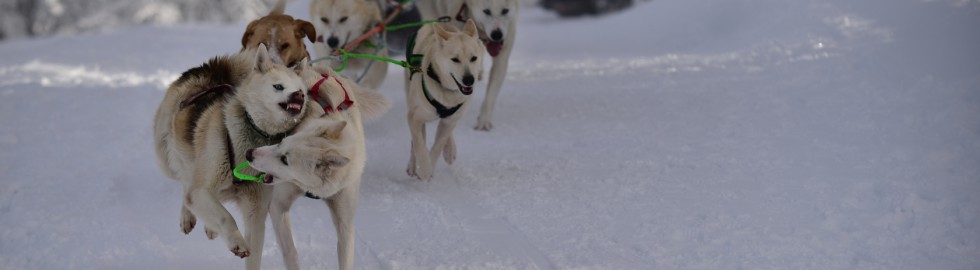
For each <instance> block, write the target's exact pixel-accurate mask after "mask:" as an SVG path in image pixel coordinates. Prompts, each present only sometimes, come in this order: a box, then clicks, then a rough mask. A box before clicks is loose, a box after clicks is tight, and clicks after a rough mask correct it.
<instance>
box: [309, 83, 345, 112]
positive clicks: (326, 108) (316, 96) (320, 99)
mask: <svg viewBox="0 0 980 270" xmlns="http://www.w3.org/2000/svg"><path fill="white" fill-rule="evenodd" d="M320 76H323V78H321V79H320V80H318V81H316V83H315V84H313V89H310V96H312V97H313V100H314V101H316V103H319V104H320V107H323V113H324V114H329V113H332V112H335V111H337V112H339V111H343V110H347V108H350V106H353V105H354V101H353V100H350V95H348V94H347V88H344V84H342V83H340V80H338V79H337V78H333V80H334V81H336V82H337V84H339V85H340V89H342V90H344V101H343V102H340V104H338V105H337V107H332V106H330V101H329V100H328V99H327V96H326V95H320V84H322V83H323V81H325V80H327V78H330V75H327V74H320Z"/></svg>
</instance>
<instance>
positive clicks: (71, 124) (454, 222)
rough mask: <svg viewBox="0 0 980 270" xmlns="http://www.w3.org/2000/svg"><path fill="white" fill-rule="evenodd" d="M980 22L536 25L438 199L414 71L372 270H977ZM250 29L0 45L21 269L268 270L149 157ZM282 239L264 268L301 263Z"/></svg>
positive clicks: (313, 223) (389, 121) (656, 6)
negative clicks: (416, 114) (213, 65)
mask: <svg viewBox="0 0 980 270" xmlns="http://www.w3.org/2000/svg"><path fill="white" fill-rule="evenodd" d="M290 5H291V6H290V7H289V8H288V10H287V11H290V12H292V13H293V14H295V15H298V17H301V18H305V17H307V16H308V15H307V14H308V13H307V11H306V10H305V8H306V7H307V3H305V2H303V3H295V2H294V3H290ZM978 6H980V4H978V2H977V1H964V0H948V1H916V0H868V1H846V0H804V1H784V0H726V1H720V0H709V1H683V0H657V1H652V2H640V3H638V4H637V6H636V7H635V8H633V9H630V10H627V11H624V12H621V13H615V14H611V15H609V16H602V17H587V18H580V19H574V20H564V19H559V18H558V17H557V16H556V15H554V14H553V13H551V12H546V11H544V10H540V9H537V8H534V7H527V6H526V7H525V8H524V9H523V10H522V11H521V13H520V26H519V29H518V31H519V32H518V37H517V39H516V40H517V45H516V49H515V50H516V51H515V52H514V54H513V56H512V59H511V66H510V70H509V73H508V78H507V81H506V83H505V84H504V89H503V91H502V94H501V96H500V100H499V102H498V104H497V113H496V115H495V117H494V121H495V122H494V129H493V130H492V131H490V132H482V131H475V130H473V129H472V127H473V126H474V125H475V122H476V116H477V114H478V109H479V106H471V107H470V110H468V111H466V112H465V113H466V115H465V117H464V119H463V120H462V122H461V124H460V126H458V127H457V129H456V130H455V134H456V142H457V145H458V148H459V153H458V159H457V161H456V163H455V164H453V165H451V166H450V165H446V164H445V163H444V162H441V161H440V162H439V163H438V165H437V167H436V170H435V177H434V179H433V180H432V181H431V182H421V181H418V180H415V179H413V178H411V177H409V176H407V175H406V173H405V166H406V164H407V162H408V154H409V133H408V129H407V124H406V121H405V113H406V111H405V110H406V109H405V105H404V94H403V90H402V87H403V86H402V85H401V84H402V83H401V81H402V74H401V72H400V70H397V69H396V68H394V67H393V68H391V73H390V74H389V76H388V78H387V81H386V82H385V84H384V85H383V86H382V87H381V88H380V89H378V91H380V92H382V93H384V94H385V95H386V96H388V97H389V98H391V99H392V100H393V101H394V104H395V106H394V107H393V108H392V109H391V110H390V111H389V112H388V113H387V114H386V115H384V116H383V117H382V118H381V119H379V120H378V121H375V122H373V123H370V124H368V125H367V126H366V133H367V143H368V152H369V153H368V154H369V162H368V165H367V168H366V171H365V174H364V178H363V184H362V189H361V201H360V207H359V208H358V213H357V218H356V223H355V225H356V228H357V248H356V268H358V269H978V268H980V196H978V194H980V35H978V33H980V32H978V31H977V27H978V26H980V8H978ZM244 28H245V23H239V24H235V25H208V24H202V25H175V26H139V27H132V28H124V29H119V30H114V31H107V32H100V33H90V34H80V35H75V36H60V37H51V38H43V39H23V40H13V41H9V42H5V43H0V55H2V57H0V150H2V151H0V175H3V179H4V180H3V181H0V269H241V268H244V260H242V259H239V258H237V257H234V256H233V255H232V254H231V253H230V252H228V251H227V250H226V249H225V245H224V244H223V241H221V240H214V241H210V240H207V238H206V237H205V235H204V233H203V232H202V231H203V230H202V229H201V228H197V229H196V230H195V231H194V232H192V233H191V234H190V235H184V234H183V233H181V232H180V229H179V226H178V223H179V213H180V201H181V194H182V191H181V186H180V184H179V183H178V182H176V181H173V180H170V179H167V178H166V177H164V176H163V175H162V174H161V172H160V171H159V169H158V168H157V166H156V163H155V160H154V154H153V148H152V138H151V132H152V128H151V122H152V118H153V113H154V112H155V110H156V108H157V106H158V104H159V102H160V100H161V99H162V97H163V94H164V90H165V89H166V86H167V85H168V84H169V83H170V82H171V81H172V80H174V79H176V77H177V76H178V75H179V74H180V73H181V72H183V71H184V70H187V69H189V68H191V67H195V66H197V65H200V64H201V63H203V62H204V61H205V60H207V59H208V58H210V57H212V56H215V55H223V54H230V53H234V52H237V51H238V49H239V46H240V41H239V40H240V35H241V32H242V31H243V30H244ZM487 64H488V65H489V61H488V63H487ZM480 85H481V86H480V87H479V88H478V91H477V92H478V93H476V94H474V99H473V101H472V102H482V100H483V93H482V92H483V91H484V90H483V89H484V88H485V85H486V81H483V82H481V84H480ZM429 126H430V128H431V127H433V126H434V125H431V124H430V125H429ZM430 134H432V133H431V131H430ZM228 206H229V207H230V208H231V209H232V212H233V213H235V214H236V216H237V208H235V207H234V206H233V205H228ZM292 218H293V223H292V224H293V228H294V229H293V232H294V236H295V239H296V244H297V248H298V250H299V254H300V260H301V265H302V266H303V267H304V268H309V269H334V268H336V266H337V259H336V258H337V256H336V236H335V234H334V229H333V227H332V224H331V222H330V217H329V211H328V210H327V207H326V205H325V204H324V203H322V202H319V201H316V200H310V199H301V200H300V201H298V202H297V203H296V205H295V206H294V208H293V212H292ZM240 225H241V224H240ZM267 230H268V232H267V235H266V236H267V237H266V241H265V246H264V252H263V253H262V254H253V256H262V258H263V260H262V265H263V268H265V269H282V268H283V267H284V265H283V262H282V259H281V256H280V254H279V252H280V250H279V247H278V246H277V244H276V241H275V239H274V234H272V232H271V230H272V227H271V226H268V227H267Z"/></svg>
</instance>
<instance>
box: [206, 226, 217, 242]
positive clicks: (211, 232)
mask: <svg viewBox="0 0 980 270" xmlns="http://www.w3.org/2000/svg"><path fill="white" fill-rule="evenodd" d="M204 235H207V236H208V240H214V239H215V238H218V233H217V232H215V231H214V230H212V229H211V228H208V226H204Z"/></svg>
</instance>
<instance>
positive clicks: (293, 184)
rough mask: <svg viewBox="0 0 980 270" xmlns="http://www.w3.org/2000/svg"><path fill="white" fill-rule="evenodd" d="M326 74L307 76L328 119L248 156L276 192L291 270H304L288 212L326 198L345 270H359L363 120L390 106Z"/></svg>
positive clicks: (280, 234) (276, 214)
mask: <svg viewBox="0 0 980 270" xmlns="http://www.w3.org/2000/svg"><path fill="white" fill-rule="evenodd" d="M306 70H309V69H306ZM322 71H323V72H324V74H319V73H316V72H311V71H307V72H306V74H305V76H304V77H305V78H307V83H308V84H307V85H312V87H311V89H310V97H311V98H312V99H314V100H316V101H317V102H319V104H320V105H321V106H322V108H324V114H323V116H320V117H318V118H313V119H309V120H305V121H304V123H303V124H301V125H302V126H301V127H300V128H299V131H297V132H296V134H293V135H290V136H288V137H286V138H285V139H283V140H282V142H281V143H279V144H276V145H270V146H263V147H259V148H256V149H253V150H249V151H248V152H246V155H245V158H246V159H248V161H249V162H250V163H251V166H252V167H253V168H255V169H257V170H259V171H262V172H264V173H265V176H264V177H263V182H265V183H267V184H271V185H274V186H275V189H274V191H273V196H272V203H271V205H270V207H271V209H270V212H269V213H270V216H271V218H272V227H273V230H274V231H275V233H276V239H278V241H279V247H280V248H281V249H282V255H283V261H284V262H285V263H286V269H293V270H295V269H300V268H299V260H298V257H297V253H296V246H295V245H294V243H293V236H292V229H291V228H290V225H289V224H290V223H289V214H288V212H289V208H290V207H292V204H293V202H294V201H296V199H297V198H299V197H300V196H302V195H304V194H309V195H307V196H316V197H319V198H322V199H323V201H324V202H326V204H327V206H328V207H329V208H330V213H331V216H332V219H333V223H334V227H335V229H336V231H337V252H338V258H339V263H340V269H352V268H353V266H354V212H355V210H356V209H357V202H358V196H359V189H360V186H361V173H362V172H363V171H364V163H365V161H366V160H367V156H366V152H365V148H364V129H363V121H362V117H363V118H364V119H370V118H374V117H377V116H380V115H381V114H382V113H384V111H385V110H387V108H388V107H389V106H390V101H388V99H387V98H385V97H384V96H383V95H381V94H380V93H378V92H376V91H372V90H367V89H364V88H362V87H361V86H358V85H357V84H354V83H352V82H350V81H348V80H346V79H344V78H339V77H338V75H337V74H336V73H333V71H332V70H329V68H324V70H322Z"/></svg>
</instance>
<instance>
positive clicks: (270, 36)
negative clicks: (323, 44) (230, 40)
mask: <svg viewBox="0 0 980 270" xmlns="http://www.w3.org/2000/svg"><path fill="white" fill-rule="evenodd" d="M285 9H286V0H279V2H277V3H276V6H274V7H273V8H272V11H269V15H266V16H263V17H262V18H258V19H256V20H254V21H252V22H250V23H249V24H248V26H247V27H245V33H244V34H242V50H245V49H254V48H257V47H258V46H259V44H260V43H261V44H265V45H266V47H269V48H274V50H276V51H278V55H279V57H280V58H281V59H282V61H283V63H285V64H286V66H290V67H291V66H295V65H296V64H299V62H300V61H301V60H303V59H308V58H310V53H309V52H307V51H306V43H304V42H303V38H304V37H305V38H307V39H309V40H310V42H313V41H314V40H313V38H314V37H316V28H315V27H313V24H311V23H310V22H307V21H304V20H300V19H293V17H292V16H289V15H286V14H285V13H284V11H285Z"/></svg>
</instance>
